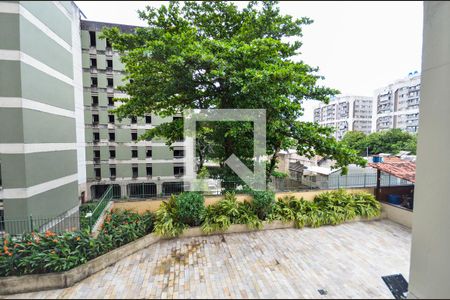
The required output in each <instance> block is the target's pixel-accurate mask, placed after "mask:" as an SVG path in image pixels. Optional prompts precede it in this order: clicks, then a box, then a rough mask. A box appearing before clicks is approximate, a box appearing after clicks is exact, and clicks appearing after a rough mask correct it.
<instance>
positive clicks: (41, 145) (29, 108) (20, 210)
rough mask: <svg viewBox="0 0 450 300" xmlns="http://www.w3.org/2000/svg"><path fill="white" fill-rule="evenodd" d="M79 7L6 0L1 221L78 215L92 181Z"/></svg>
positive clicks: (0, 60)
mask: <svg viewBox="0 0 450 300" xmlns="http://www.w3.org/2000/svg"><path fill="white" fill-rule="evenodd" d="M79 14H80V13H79V9H78V8H77V6H76V5H75V4H73V2H68V1H52V2H33V1H10V2H0V172H1V174H0V178H1V179H0V221H1V220H2V219H3V218H4V219H5V220H6V221H8V220H24V219H25V220H26V219H27V218H28V217H29V216H31V215H33V216H36V217H38V216H46V217H56V216H61V215H63V216H70V215H77V214H78V205H79V195H80V194H81V193H82V192H83V190H84V188H85V182H86V177H85V167H84V159H83V157H84V128H83V93H82V70H81V50H80V49H81V46H80V30H79V28H80V15H79ZM0 224H1V225H3V224H4V223H2V222H0ZM6 224H9V223H8V222H6ZM34 225H39V224H34ZM24 226H25V223H24ZM26 226H28V224H27V225H26ZM1 230H2V228H0V231H1ZM18 230H20V228H19V229H18Z"/></svg>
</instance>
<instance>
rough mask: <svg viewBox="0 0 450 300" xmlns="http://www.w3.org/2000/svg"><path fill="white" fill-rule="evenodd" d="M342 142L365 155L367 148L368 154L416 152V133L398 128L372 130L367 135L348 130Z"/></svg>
mask: <svg viewBox="0 0 450 300" xmlns="http://www.w3.org/2000/svg"><path fill="white" fill-rule="evenodd" d="M342 142H343V143H344V144H345V145H346V146H348V147H350V148H352V149H355V150H357V151H358V152H359V153H360V154H361V155H365V153H366V151H367V148H368V150H369V154H378V153H391V154H397V153H398V152H400V151H410V152H411V153H412V154H416V148H417V135H415V134H411V133H408V132H406V131H402V130H401V129H398V128H395V129H390V130H384V131H379V132H374V133H371V134H369V135H367V136H366V135H365V134H364V133H362V132H357V131H349V132H347V133H346V134H345V135H344V138H343V139H342Z"/></svg>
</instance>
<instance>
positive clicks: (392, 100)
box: [372, 71, 420, 133]
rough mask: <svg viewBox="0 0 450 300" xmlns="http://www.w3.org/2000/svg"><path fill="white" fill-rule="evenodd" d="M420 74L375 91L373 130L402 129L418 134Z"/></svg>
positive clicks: (415, 73) (414, 73)
mask: <svg viewBox="0 0 450 300" xmlns="http://www.w3.org/2000/svg"><path fill="white" fill-rule="evenodd" d="M419 103H420V74H418V72H417V71H416V72H413V73H410V74H409V75H408V77H406V78H403V79H400V80H397V81H395V82H393V83H391V84H389V85H387V86H385V87H383V88H380V89H378V90H376V91H375V103H374V107H373V124H372V130H373V131H374V132H375V131H381V130H387V129H392V128H400V129H402V130H404V131H407V132H411V133H416V132H417V129H418V127H419Z"/></svg>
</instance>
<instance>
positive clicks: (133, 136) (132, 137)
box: [131, 132, 137, 141]
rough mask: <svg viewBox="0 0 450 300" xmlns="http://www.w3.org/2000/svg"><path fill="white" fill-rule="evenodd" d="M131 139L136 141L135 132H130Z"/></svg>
mask: <svg viewBox="0 0 450 300" xmlns="http://www.w3.org/2000/svg"><path fill="white" fill-rule="evenodd" d="M131 140H132V141H137V132H132V133H131Z"/></svg>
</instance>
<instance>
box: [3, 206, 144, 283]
mask: <svg viewBox="0 0 450 300" xmlns="http://www.w3.org/2000/svg"><path fill="white" fill-rule="evenodd" d="M106 219H107V222H105V225H104V227H103V228H102V230H101V232H100V234H99V235H98V236H97V237H96V238H93V237H92V236H90V234H89V231H88V230H81V231H77V232H67V233H64V234H56V233H53V232H50V231H47V232H46V233H36V232H33V233H31V234H25V235H23V236H22V237H20V238H13V237H6V238H4V239H3V240H0V246H1V250H2V251H1V250H0V276H12V275H25V274H42V273H50V272H61V271H66V270H70V269H72V268H74V267H76V266H79V265H81V264H84V263H86V262H87V261H89V260H91V259H94V258H96V257H98V256H100V255H102V254H104V253H106V252H108V251H111V250H113V249H115V248H118V247H120V246H122V245H124V244H126V243H129V242H131V241H134V240H136V239H138V238H140V237H143V236H144V235H146V234H148V233H150V232H151V231H152V229H153V220H152V215H151V214H149V213H147V214H144V215H139V214H137V213H132V212H130V211H112V212H111V213H108V215H107V216H106Z"/></svg>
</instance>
